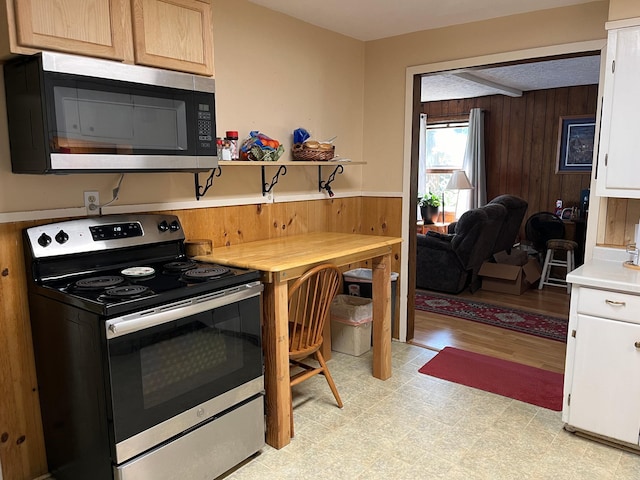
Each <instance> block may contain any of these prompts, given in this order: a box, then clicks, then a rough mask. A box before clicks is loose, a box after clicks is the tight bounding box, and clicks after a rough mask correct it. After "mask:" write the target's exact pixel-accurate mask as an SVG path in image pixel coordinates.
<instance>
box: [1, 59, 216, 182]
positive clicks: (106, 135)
mask: <svg viewBox="0 0 640 480" xmlns="http://www.w3.org/2000/svg"><path fill="white" fill-rule="evenodd" d="M4 79H5V90H6V97H7V118H8V123H9V141H10V147H11V165H12V171H13V172H14V173H33V174H43V173H60V174H67V173H106V172H114V173H116V172H117V173H124V172H140V171H154V172H163V171H164V172H167V171H187V172H198V171H204V170H210V169H212V168H214V167H216V166H217V163H218V158H217V147H216V121H215V81H214V80H213V79H212V78H208V77H201V76H197V75H191V74H187V73H181V72H174V71H168V70H160V69H156V68H149V67H142V66H138V65H128V64H123V63H119V62H113V61H109V60H99V59H93V58H88V57H79V56H75V55H66V54H58V53H50V52H43V53H38V54H36V55H32V56H26V57H18V58H16V59H14V60H12V61H11V62H9V63H7V64H5V66H4Z"/></svg>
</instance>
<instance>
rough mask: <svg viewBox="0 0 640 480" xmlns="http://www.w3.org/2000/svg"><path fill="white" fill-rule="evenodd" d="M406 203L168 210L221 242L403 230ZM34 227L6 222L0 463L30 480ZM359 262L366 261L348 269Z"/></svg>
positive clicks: (40, 459) (33, 457) (1, 241)
mask: <svg viewBox="0 0 640 480" xmlns="http://www.w3.org/2000/svg"><path fill="white" fill-rule="evenodd" d="M401 204H402V200H401V199H399V198H377V197H376V198H373V197H372V198H369V197H356V198H337V199H329V200H316V201H303V202H290V203H277V204H261V205H243V206H234V207H219V208H207V209H194V210H180V211H172V212H170V213H174V214H176V215H178V216H179V217H180V220H181V222H182V224H183V228H184V231H185V234H186V235H187V237H188V238H194V239H195V238H209V239H212V240H213V244H214V248H219V247H221V246H223V245H231V244H237V243H243V242H249V241H252V240H259V239H266V238H274V237H282V236H287V235H295V234H300V233H305V232H313V231H336V232H353V233H366V234H372V235H391V236H400V235H401V215H400V214H399V212H400V211H401ZM39 223H47V222H39ZM33 225H35V222H21V223H11V224H0V315H1V318H0V365H1V368H0V461H1V462H2V473H3V478H4V480H32V479H34V478H36V477H38V476H39V475H42V474H44V473H46V472H47V464H46V457H45V449H44V439H43V434H42V424H41V420H40V405H39V401H38V391H37V383H36V374H35V365H34V359H33V348H32V345H31V328H30V322H29V307H28V299H27V293H26V288H27V284H26V274H25V268H24V261H23V248H22V237H21V232H22V229H23V228H27V227H30V226H33ZM392 257H393V258H392V265H391V266H392V271H395V272H399V271H400V247H399V245H398V246H396V247H395V248H394V254H393V256H392ZM355 266H361V265H353V266H349V267H348V268H352V267H355ZM397 291H398V292H399V291H400V289H399V288H398V289H397ZM396 303H397V304H398V301H397V299H396ZM396 314H397V312H396ZM395 324H396V326H397V325H398V322H397V321H396V322H395Z"/></svg>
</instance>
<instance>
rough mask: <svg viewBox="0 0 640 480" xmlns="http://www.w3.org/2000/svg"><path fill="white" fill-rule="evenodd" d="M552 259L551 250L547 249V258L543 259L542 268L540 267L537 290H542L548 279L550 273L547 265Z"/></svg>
mask: <svg viewBox="0 0 640 480" xmlns="http://www.w3.org/2000/svg"><path fill="white" fill-rule="evenodd" d="M552 257H553V249H551V248H547V256H546V257H545V260H544V266H543V267H542V275H541V276H540V281H539V282H538V290H542V288H543V287H544V285H545V283H547V280H548V279H549V272H550V271H551V266H550V265H549V263H551V258H552Z"/></svg>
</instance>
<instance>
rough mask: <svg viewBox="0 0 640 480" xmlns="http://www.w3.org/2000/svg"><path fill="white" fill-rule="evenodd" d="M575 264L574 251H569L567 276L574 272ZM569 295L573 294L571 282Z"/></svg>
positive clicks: (568, 289) (568, 288)
mask: <svg viewBox="0 0 640 480" xmlns="http://www.w3.org/2000/svg"><path fill="white" fill-rule="evenodd" d="M573 262H574V260H573V250H567V275H569V272H571V271H572V270H573V266H574V263H573ZM567 293H571V284H570V283H569V282H567Z"/></svg>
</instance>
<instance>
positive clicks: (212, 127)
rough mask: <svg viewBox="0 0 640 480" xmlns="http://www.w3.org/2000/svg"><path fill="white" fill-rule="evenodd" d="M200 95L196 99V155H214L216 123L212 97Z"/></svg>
mask: <svg viewBox="0 0 640 480" xmlns="http://www.w3.org/2000/svg"><path fill="white" fill-rule="evenodd" d="M198 97H200V95H198V96H197V97H196V106H197V116H198V119H197V129H196V131H197V134H198V148H197V154H198V155H216V153H217V145H216V123H215V104H214V97H213V95H202V96H201V98H198Z"/></svg>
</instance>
